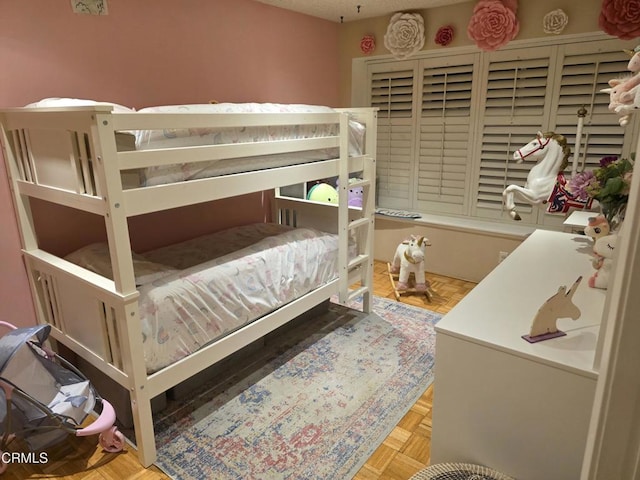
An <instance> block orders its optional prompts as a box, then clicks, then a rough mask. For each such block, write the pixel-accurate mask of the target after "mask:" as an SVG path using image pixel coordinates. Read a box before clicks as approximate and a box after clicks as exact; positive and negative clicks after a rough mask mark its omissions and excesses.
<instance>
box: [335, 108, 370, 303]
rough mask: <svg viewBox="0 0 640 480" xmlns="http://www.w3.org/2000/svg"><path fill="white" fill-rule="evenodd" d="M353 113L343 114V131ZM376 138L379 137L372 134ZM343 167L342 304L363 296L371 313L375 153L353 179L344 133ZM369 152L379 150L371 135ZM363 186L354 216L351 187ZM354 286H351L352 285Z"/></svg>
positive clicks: (340, 223)
mask: <svg viewBox="0 0 640 480" xmlns="http://www.w3.org/2000/svg"><path fill="white" fill-rule="evenodd" d="M348 122H349V115H348V114H342V116H341V120H340V130H341V131H347V129H348V128H349V124H348ZM372 137H373V141H375V136H374V135H372ZM340 142H341V143H340V168H339V188H338V229H339V232H340V236H339V242H340V248H339V252H340V258H339V269H340V272H341V275H340V280H339V290H338V292H339V293H338V297H339V301H340V303H342V304H346V303H347V302H349V301H350V300H353V299H355V298H358V297H362V309H363V311H364V312H367V313H368V312H371V308H372V297H373V235H374V213H375V205H374V202H375V200H374V192H375V157H374V156H373V155H371V154H368V155H365V156H364V157H363V170H362V174H361V178H359V179H355V180H354V179H351V182H349V164H348V158H347V157H348V152H349V143H348V142H349V139H348V136H347V135H341V139H340ZM365 148H366V149H365V152H366V153H370V152H375V143H372V139H370V138H367V145H366V147H365ZM355 188H362V210H361V212H360V216H359V218H356V219H350V215H349V207H348V194H349V189H355ZM351 239H355V240H356V245H358V252H357V255H356V256H355V257H353V258H351V259H350V258H349V251H350V249H349V241H350V240H351ZM352 286H353V288H352V289H350V287H352Z"/></svg>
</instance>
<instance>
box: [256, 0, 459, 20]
mask: <svg viewBox="0 0 640 480" xmlns="http://www.w3.org/2000/svg"><path fill="white" fill-rule="evenodd" d="M258 1H259V2H261V3H266V4H268V5H273V6H274V7H280V8H284V9H286V10H293V11H294V12H299V13H304V14H306V15H311V16H313V17H319V18H324V19H325V20H331V21H333V22H340V21H341V19H340V17H342V20H343V21H345V22H351V21H353V20H360V19H363V18H371V17H380V16H384V15H390V14H392V13H395V12H401V11H410V10H421V9H425V8H433V7H441V6H444V5H453V4H455V3H464V2H468V1H469V0H258ZM358 5H359V6H360V11H359V12H358Z"/></svg>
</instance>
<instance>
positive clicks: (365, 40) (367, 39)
mask: <svg viewBox="0 0 640 480" xmlns="http://www.w3.org/2000/svg"><path fill="white" fill-rule="evenodd" d="M375 49H376V39H375V37H374V36H373V35H365V36H364V37H362V40H360V51H361V52H362V53H364V54H365V55H368V54H370V53H371V52H373V51H374V50H375Z"/></svg>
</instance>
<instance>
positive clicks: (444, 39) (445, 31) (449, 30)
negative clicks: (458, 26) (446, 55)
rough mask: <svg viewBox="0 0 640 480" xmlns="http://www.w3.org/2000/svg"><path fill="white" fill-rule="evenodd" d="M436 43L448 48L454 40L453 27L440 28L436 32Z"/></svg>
mask: <svg viewBox="0 0 640 480" xmlns="http://www.w3.org/2000/svg"><path fill="white" fill-rule="evenodd" d="M434 40H435V42H436V43H437V44H438V45H442V46H443V47H446V46H447V45H449V44H450V43H451V40H453V27H452V26H451V25H446V26H444V27H440V28H439V29H438V31H437V32H436V37H435V39H434Z"/></svg>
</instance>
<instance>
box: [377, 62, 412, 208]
mask: <svg viewBox="0 0 640 480" xmlns="http://www.w3.org/2000/svg"><path fill="white" fill-rule="evenodd" d="M414 72H415V67H414V66H413V64H412V63H410V62H398V63H394V64H392V65H391V66H388V65H373V66H372V67H371V69H370V71H369V74H370V78H371V89H370V91H371V106H372V107H377V108H379V111H378V148H377V152H376V155H377V156H376V173H377V177H378V179H377V204H378V205H379V206H381V207H387V208H400V209H408V208H411V207H412V198H413V186H412V175H413V144H414V133H413V132H414V97H415V94H414V89H415V85H414V84H415V82H414V76H415V75H414Z"/></svg>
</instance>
